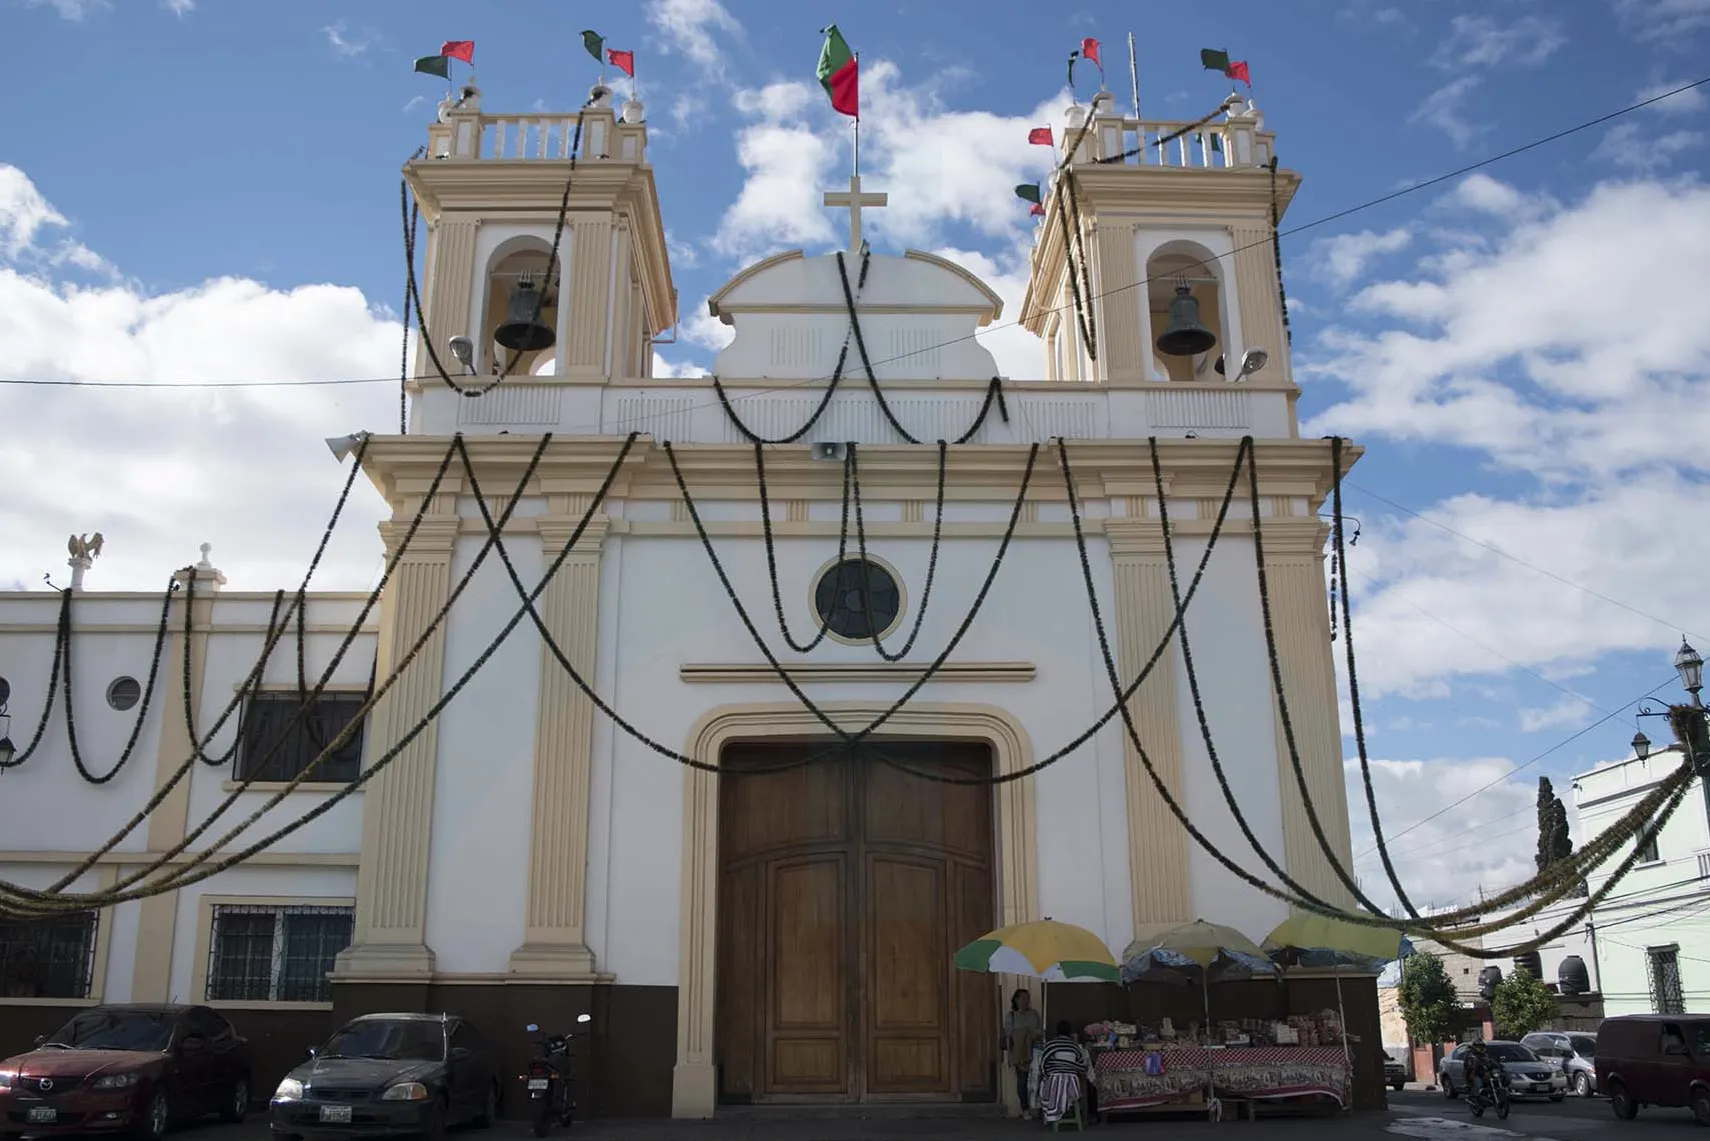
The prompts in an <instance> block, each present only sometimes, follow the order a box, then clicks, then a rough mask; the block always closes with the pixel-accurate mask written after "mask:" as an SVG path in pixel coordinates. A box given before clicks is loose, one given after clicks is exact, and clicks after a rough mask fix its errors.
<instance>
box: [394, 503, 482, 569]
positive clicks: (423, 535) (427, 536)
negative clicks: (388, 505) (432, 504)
mask: <svg viewBox="0 0 1710 1141" xmlns="http://www.w3.org/2000/svg"><path fill="white" fill-rule="evenodd" d="M462 523H463V521H462V520H461V519H460V518H458V517H457V516H456V515H430V516H428V517H427V518H425V519H423V520H422V521H421V524H420V525H419V526H418V527H417V528H416V534H415V537H414V538H412V539H411V540H410V545H409V547H408V549H406V550H405V551H404V557H403V558H402V559H400V560H399V561H400V562H405V563H411V562H434V561H439V560H442V559H446V558H449V557H450V555H451V550H452V548H453V547H454V546H456V545H457V533H458V529H459V528H460V527H461V526H462ZM409 530H410V521H409V520H408V519H388V520H386V521H384V522H382V523H381V524H380V540H381V542H383V543H385V544H386V554H387V555H395V554H397V551H398V545H399V544H400V543H402V542H403V541H404V536H405V535H407V534H409Z"/></svg>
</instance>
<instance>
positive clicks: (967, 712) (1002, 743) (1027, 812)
mask: <svg viewBox="0 0 1710 1141" xmlns="http://www.w3.org/2000/svg"><path fill="white" fill-rule="evenodd" d="M818 704H819V708H820V709H821V710H822V711H823V712H825V713H826V714H828V715H829V716H830V717H831V719H832V720H833V721H834V722H835V723H836V724H837V726H838V727H839V728H841V729H845V730H859V729H861V728H864V727H865V726H867V725H869V724H871V723H872V721H873V720H874V719H875V718H877V717H878V716H880V715H881V714H883V713H884V712H885V711H886V710H887V709H888V708H889V705H888V704H886V703H881V702H875V701H827V702H820V703H818ZM824 730H825V726H824V723H823V722H821V721H820V720H819V718H817V717H815V716H814V714H813V713H811V712H809V711H808V710H807V709H805V708H803V707H802V706H801V705H800V704H799V703H795V702H755V703H741V704H730V705H721V706H719V707H717V708H716V709H712V710H709V711H708V712H707V713H706V714H705V715H704V716H702V717H701V719H700V720H699V721H697V722H696V723H695V725H694V726H693V727H692V728H691V729H690V730H689V736H688V747H687V748H686V749H685V750H684V752H685V753H687V754H688V755H689V756H691V757H694V758H695V759H696V760H698V761H703V762H705V763H707V764H717V763H718V759H719V755H720V754H721V752H722V751H723V749H724V746H725V745H726V744H727V743H729V742H731V741H735V740H752V739H756V738H764V737H815V736H818V735H820V734H822V733H823V732H824ZM874 736H875V737H876V738H877V739H884V738H887V737H888V738H892V739H896V738H902V739H907V740H920V739H923V738H939V739H943V738H950V739H960V740H976V741H983V742H985V743H986V744H987V745H989V746H990V747H991V750H992V759H993V764H994V766H995V768H996V770H997V773H998V774H999V775H1002V774H1004V773H1012V772H1015V771H1017V770H1019V769H1024V768H1026V767H1027V766H1028V765H1030V764H1032V763H1033V746H1032V742H1031V741H1030V740H1029V738H1028V735H1027V730H1026V729H1025V728H1023V727H1022V725H1021V722H1019V721H1017V720H1016V719H1015V718H1014V717H1013V716H1011V715H1010V714H1009V713H1008V712H1006V711H1004V710H1003V709H1001V708H999V707H997V706H995V705H982V704H978V703H974V702H914V703H911V704H909V705H906V706H904V707H903V708H902V709H900V710H898V711H897V712H896V713H895V714H894V715H893V716H892V717H891V718H890V720H888V721H886V722H885V725H884V728H883V731H882V732H880V733H877V734H875V735H874ZM996 791H997V796H996V797H995V799H996V801H997V821H996V830H995V832H994V834H993V848H994V851H993V853H992V856H993V871H994V872H995V874H996V876H997V888H998V903H999V907H1000V909H1001V913H1002V922H1003V923H1004V924H1010V923H1019V922H1022V921H1024V920H1026V919H1030V918H1033V917H1034V916H1035V915H1036V913H1037V912H1038V904H1039V848H1038V820H1037V813H1036V808H1035V802H1034V787H1033V782H1032V780H1030V779H1022V780H1017V781H1011V782H1009V783H1008V784H1000V785H998V786H997V789H996ZM718 803H719V795H718V774H717V773H710V772H702V771H700V770H697V769H691V768H685V769H684V770H683V878H682V882H681V889H682V890H681V895H682V901H681V908H682V910H681V917H680V922H679V925H678V939H679V944H680V959H679V963H678V974H677V1064H676V1067H675V1069H674V1070H673V1072H672V1081H671V1115H672V1116H673V1117H689V1118H707V1117H711V1116H713V1112H714V1109H715V1108H716V1103H717V1083H716V1079H715V1074H714V1062H713V1050H714V1038H715V1035H714V1028H713V1023H714V1018H715V1016H716V1003H717V986H718V982H717V980H718V974H717V965H716V950H717V946H718V870H719V862H718V861H719V822H718ZM994 1033H995V1031H994ZM1002 1086H1003V1083H1002V1082H1000V1083H999V1087H1000V1088H999V1095H1000V1096H1002V1093H1003V1089H1002Z"/></svg>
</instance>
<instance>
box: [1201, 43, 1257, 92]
mask: <svg viewBox="0 0 1710 1141" xmlns="http://www.w3.org/2000/svg"><path fill="white" fill-rule="evenodd" d="M1199 65H1200V66H1201V67H1203V68H1205V70H1207V71H1220V72H1222V73H1223V74H1224V75H1225V76H1227V77H1228V78H1230V79H1239V80H1240V81H1241V82H1242V83H1245V84H1246V85H1247V86H1248V87H1251V86H1253V76H1252V73H1251V72H1249V71H1248V70H1247V61H1246V60H1244V59H1235V60H1232V59H1230V58H1229V53H1228V52H1226V51H1220V50H1218V49H1217V48H1200V49H1199Z"/></svg>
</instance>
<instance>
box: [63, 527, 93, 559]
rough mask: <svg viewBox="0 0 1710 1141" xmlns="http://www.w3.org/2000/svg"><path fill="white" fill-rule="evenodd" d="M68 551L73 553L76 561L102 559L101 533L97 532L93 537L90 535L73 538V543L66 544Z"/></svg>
mask: <svg viewBox="0 0 1710 1141" xmlns="http://www.w3.org/2000/svg"><path fill="white" fill-rule="evenodd" d="M66 550H68V551H70V552H71V557H72V558H74V559H98V558H100V557H101V532H99V531H97V532H95V534H94V536H93V537H91V536H89V535H73V536H71V541H70V542H69V543H67V544H66Z"/></svg>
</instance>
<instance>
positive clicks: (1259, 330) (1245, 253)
mask: <svg viewBox="0 0 1710 1141" xmlns="http://www.w3.org/2000/svg"><path fill="white" fill-rule="evenodd" d="M1229 237H1230V241H1231V242H1233V244H1234V247H1235V297H1236V300H1237V301H1238V302H1239V304H1240V306H1241V335H1242V337H1243V339H1245V341H1246V344H1244V345H1242V346H1241V348H1242V350H1243V351H1245V350H1247V349H1252V348H1261V349H1264V350H1266V351H1267V352H1269V353H1270V360H1269V361H1267V362H1266V363H1265V367H1264V368H1262V369H1260V370H1259V371H1258V372H1256V373H1254V374H1253V377H1252V379H1254V380H1256V381H1269V382H1273V383H1278V384H1280V383H1283V382H1284V381H1288V380H1291V379H1293V377H1294V366H1293V364H1292V362H1291V361H1290V359H1289V358H1290V354H1289V349H1288V338H1287V337H1286V336H1285V335H1284V334H1283V323H1282V294H1281V293H1279V292H1278V291H1277V264H1276V254H1275V251H1274V249H1273V248H1272V245H1271V228H1270V226H1268V225H1256V226H1254V225H1248V226H1231V227H1229ZM1231 363H1232V362H1231ZM1231 376H1233V373H1232V374H1231Z"/></svg>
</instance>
